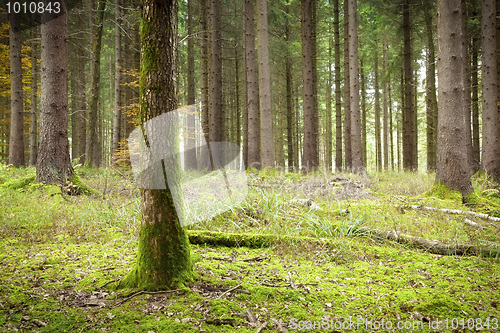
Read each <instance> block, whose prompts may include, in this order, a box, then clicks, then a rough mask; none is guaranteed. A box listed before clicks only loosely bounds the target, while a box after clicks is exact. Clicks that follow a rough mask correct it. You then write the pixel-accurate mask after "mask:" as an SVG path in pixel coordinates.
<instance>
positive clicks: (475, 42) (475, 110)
mask: <svg viewBox="0 0 500 333" xmlns="http://www.w3.org/2000/svg"><path fill="white" fill-rule="evenodd" d="M478 54H479V38H478V37H476V36H473V37H472V64H471V74H472V76H471V78H472V82H471V90H472V98H471V107H472V151H473V152H472V153H473V159H474V165H475V166H476V168H475V169H474V170H473V171H474V173H476V172H477V171H478V170H479V167H480V165H481V164H480V161H481V156H480V152H481V148H480V146H479V80H478V72H479V67H478Z"/></svg>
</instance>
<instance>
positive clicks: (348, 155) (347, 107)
mask: <svg viewBox="0 0 500 333" xmlns="http://www.w3.org/2000/svg"><path fill="white" fill-rule="evenodd" d="M348 1H349V0H344V155H345V169H346V170H347V171H351V169H352V149H351V90H350V89H351V87H350V83H349V82H350V73H349V38H348V34H349V6H348Z"/></svg>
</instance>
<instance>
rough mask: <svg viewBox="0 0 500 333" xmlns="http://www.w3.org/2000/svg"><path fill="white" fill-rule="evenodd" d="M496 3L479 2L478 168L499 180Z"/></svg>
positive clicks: (499, 146) (490, 0)
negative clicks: (480, 129) (480, 118)
mask: <svg viewBox="0 0 500 333" xmlns="http://www.w3.org/2000/svg"><path fill="white" fill-rule="evenodd" d="M496 12H497V8H496V1H495V0H483V2H482V22H481V26H482V44H481V45H482V53H483V54H482V55H483V57H482V79H483V145H482V156H481V165H482V168H483V169H484V171H486V172H487V173H488V174H489V175H491V176H492V177H493V178H494V179H496V180H497V181H500V143H499V141H500V114H499V105H498V100H499V91H498V80H499V77H498V60H497V54H496V52H497V45H496V43H497V38H496V32H497V29H496V18H495V15H496Z"/></svg>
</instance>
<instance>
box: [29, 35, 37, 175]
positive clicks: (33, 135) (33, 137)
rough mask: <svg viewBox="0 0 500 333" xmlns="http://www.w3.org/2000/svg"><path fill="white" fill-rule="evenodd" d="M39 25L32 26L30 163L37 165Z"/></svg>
mask: <svg viewBox="0 0 500 333" xmlns="http://www.w3.org/2000/svg"><path fill="white" fill-rule="evenodd" d="M37 31H38V27H33V28H31V32H30V33H31V39H32V40H33V41H32V42H31V116H30V160H29V164H30V165H33V166H35V165H36V160H37V156H38V145H37V133H38V131H37V127H38V121H37V118H38V105H37V102H38V98H37V94H38V75H37V72H38V55H37V52H38V48H37V46H36V42H35V41H34V39H35V37H36V34H37V33H36V32H37Z"/></svg>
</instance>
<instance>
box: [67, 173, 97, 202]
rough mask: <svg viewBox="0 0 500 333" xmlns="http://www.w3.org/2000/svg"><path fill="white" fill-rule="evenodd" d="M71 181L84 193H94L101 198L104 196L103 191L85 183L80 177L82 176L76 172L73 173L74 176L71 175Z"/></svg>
mask: <svg viewBox="0 0 500 333" xmlns="http://www.w3.org/2000/svg"><path fill="white" fill-rule="evenodd" d="M71 182H72V183H73V184H74V185H76V186H77V187H78V188H79V189H80V191H81V192H83V193H86V194H92V195H95V196H96V197H99V198H100V197H102V193H101V192H100V191H98V190H96V189H94V188H92V187H90V186H88V185H87V184H85V183H84V182H83V181H82V179H81V178H80V176H78V175H77V174H76V173H73V177H71Z"/></svg>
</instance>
